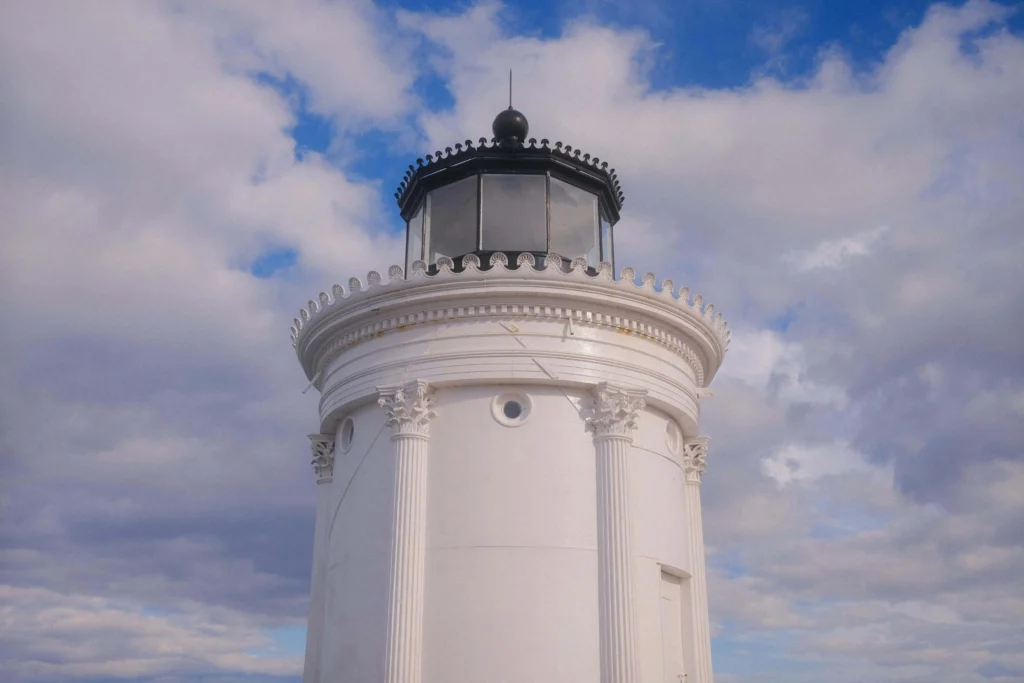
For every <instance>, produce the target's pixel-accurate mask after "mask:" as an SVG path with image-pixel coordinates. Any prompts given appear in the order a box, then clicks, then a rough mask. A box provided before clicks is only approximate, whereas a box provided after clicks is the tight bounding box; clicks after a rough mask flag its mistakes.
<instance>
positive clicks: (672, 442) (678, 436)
mask: <svg viewBox="0 0 1024 683" xmlns="http://www.w3.org/2000/svg"><path fill="white" fill-rule="evenodd" d="M665 445H666V446H668V452H669V453H671V454H672V455H679V451H680V450H681V449H682V447H683V432H682V430H680V429H679V425H677V424H676V423H675V422H673V421H672V420H669V421H668V424H666V425H665Z"/></svg>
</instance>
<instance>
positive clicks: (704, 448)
mask: <svg viewBox="0 0 1024 683" xmlns="http://www.w3.org/2000/svg"><path fill="white" fill-rule="evenodd" d="M707 462H708V439H707V437H695V438H691V439H688V440H687V441H686V442H685V443H684V444H683V469H684V471H685V473H686V516H687V519H688V520H689V524H690V528H689V533H687V535H686V536H687V538H688V539H689V544H690V564H691V567H690V572H691V574H692V578H691V579H690V586H691V589H692V591H693V598H692V599H693V602H692V604H693V634H694V640H695V642H694V653H695V655H696V660H697V661H696V662H694V673H695V674H696V677H695V680H694V681H692V683H712V674H711V624H710V621H709V618H708V579H707V571H706V569H705V564H704V522H703V519H702V517H701V512H700V479H701V477H702V476H704V470H706V469H707Z"/></svg>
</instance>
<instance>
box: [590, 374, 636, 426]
mask: <svg viewBox="0 0 1024 683" xmlns="http://www.w3.org/2000/svg"><path fill="white" fill-rule="evenodd" d="M593 395H594V399H595V401H594V416H593V417H591V418H590V419H589V420H588V423H589V426H590V428H591V429H592V430H593V431H594V435H595V436H597V437H598V438H601V437H613V436H618V437H626V438H632V436H633V430H634V429H636V421H637V420H638V419H639V417H640V411H641V410H643V409H644V406H646V405H647V401H646V400H645V396H646V395H647V391H646V390H644V389H622V388H620V387H616V386H612V385H610V384H608V383H607V382H601V383H600V384H598V385H597V386H596V387H594V390H593Z"/></svg>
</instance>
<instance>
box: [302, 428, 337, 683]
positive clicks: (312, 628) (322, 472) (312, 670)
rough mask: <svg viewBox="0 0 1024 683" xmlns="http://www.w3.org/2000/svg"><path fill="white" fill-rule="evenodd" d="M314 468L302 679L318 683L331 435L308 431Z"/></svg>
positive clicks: (324, 599) (324, 610)
mask: <svg viewBox="0 0 1024 683" xmlns="http://www.w3.org/2000/svg"><path fill="white" fill-rule="evenodd" d="M309 441H310V445H311V446H312V448H313V471H314V472H315V473H316V478H317V479H316V522H315V524H314V528H313V576H312V580H311V581H310V590H309V623H308V625H307V628H306V660H305V665H304V667H303V674H302V681H303V683H320V678H321V677H320V660H321V656H322V651H323V637H324V617H325V615H326V610H327V605H326V602H327V595H326V591H325V590H324V589H325V588H326V585H327V583H326V576H325V572H326V568H327V543H328V535H329V529H330V520H329V519H327V516H328V514H329V510H328V507H329V504H330V484H331V481H332V480H333V476H334V436H333V435H331V434H310V435H309Z"/></svg>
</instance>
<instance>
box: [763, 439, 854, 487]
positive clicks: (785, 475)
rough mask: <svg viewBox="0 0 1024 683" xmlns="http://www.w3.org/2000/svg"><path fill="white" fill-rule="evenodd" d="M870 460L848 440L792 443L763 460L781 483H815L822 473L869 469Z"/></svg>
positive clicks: (766, 471)
mask: <svg viewBox="0 0 1024 683" xmlns="http://www.w3.org/2000/svg"><path fill="white" fill-rule="evenodd" d="M866 469H868V464H867V462H866V459H865V457H864V455H863V454H861V453H858V452H857V451H856V450H855V449H853V448H851V447H850V444H848V443H847V442H845V441H835V442H832V443H825V444H797V443H789V444H785V445H783V446H781V447H779V448H777V449H776V450H775V451H774V452H773V453H772V454H771V455H770V456H768V457H766V458H765V459H764V460H762V461H761V471H762V472H764V474H765V476H767V477H771V478H772V479H774V480H775V482H776V483H777V484H778V485H779V486H785V485H787V484H792V483H795V482H800V483H811V482H813V481H815V480H816V479H820V478H822V477H831V476H836V475H842V474H847V473H849V472H851V471H853V470H866Z"/></svg>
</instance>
